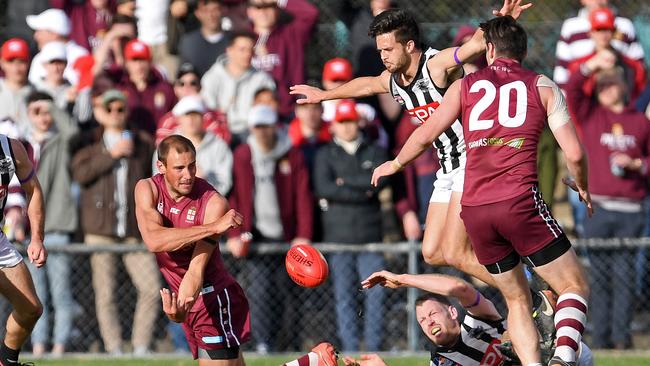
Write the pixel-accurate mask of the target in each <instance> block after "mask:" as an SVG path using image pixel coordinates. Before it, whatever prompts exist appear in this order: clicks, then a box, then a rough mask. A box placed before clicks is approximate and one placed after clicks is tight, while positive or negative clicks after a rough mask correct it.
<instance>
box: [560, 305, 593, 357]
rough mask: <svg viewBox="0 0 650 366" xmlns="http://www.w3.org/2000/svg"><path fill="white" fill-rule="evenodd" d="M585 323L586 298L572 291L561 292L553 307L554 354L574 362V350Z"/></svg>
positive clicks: (576, 350) (576, 349)
mask: <svg viewBox="0 0 650 366" xmlns="http://www.w3.org/2000/svg"><path fill="white" fill-rule="evenodd" d="M586 323H587V300H585V299H584V298H583V297H582V296H580V295H577V294H572V293H566V294H562V295H561V296H560V297H559V298H558V299H557V306H556V308H555V329H556V330H557V347H556V348H555V354H554V356H556V357H559V358H560V359H562V360H563V361H565V362H575V361H576V352H578V347H579V345H580V342H581V339H582V332H583V331H584V330H585V324H586Z"/></svg>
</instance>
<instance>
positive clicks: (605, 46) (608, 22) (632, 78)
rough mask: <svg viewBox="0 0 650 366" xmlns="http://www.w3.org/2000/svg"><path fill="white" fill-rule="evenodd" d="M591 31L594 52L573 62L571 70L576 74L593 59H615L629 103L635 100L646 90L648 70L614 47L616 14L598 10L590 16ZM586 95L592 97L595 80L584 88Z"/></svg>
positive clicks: (589, 81)
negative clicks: (626, 85) (622, 76)
mask: <svg viewBox="0 0 650 366" xmlns="http://www.w3.org/2000/svg"><path fill="white" fill-rule="evenodd" d="M589 21H590V23H591V31H590V32H589V37H590V39H591V41H592V42H593V44H594V51H593V52H592V53H590V54H587V55H585V56H583V57H580V58H578V59H576V60H575V61H573V62H572V63H571V64H570V65H569V70H570V71H571V72H575V71H576V70H577V69H578V68H579V67H580V65H583V64H585V63H586V62H587V61H589V60H590V59H592V58H593V57H596V56H598V57H605V58H612V59H614V64H615V66H621V67H622V68H623V72H624V80H625V81H626V83H627V84H628V90H629V91H630V93H629V95H628V102H630V101H632V100H635V99H636V97H638V96H639V94H640V93H641V91H643V89H644V88H645V82H646V69H645V65H644V64H643V62H641V61H638V60H635V59H632V58H630V57H627V56H625V54H624V53H622V52H620V51H618V50H617V49H616V48H615V47H614V41H615V38H614V32H615V31H616V26H615V17H614V13H613V12H612V11H611V9H609V8H597V9H595V10H593V11H592V12H591V13H590V14H589ZM583 88H584V90H585V93H587V94H588V95H591V94H592V92H593V88H594V79H593V78H590V79H589V80H588V81H587V83H585V85H584V86H583Z"/></svg>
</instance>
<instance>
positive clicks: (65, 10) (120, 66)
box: [0, 0, 650, 355]
mask: <svg viewBox="0 0 650 366" xmlns="http://www.w3.org/2000/svg"><path fill="white" fill-rule="evenodd" d="M581 3H582V5H583V6H584V8H582V9H581V10H580V12H579V14H578V16H577V17H575V18H571V19H568V20H566V21H565V23H564V25H563V27H562V30H561V38H560V41H559V42H558V44H557V67H556V68H555V72H554V78H555V80H556V82H557V83H558V84H559V85H560V86H561V87H562V88H563V90H564V91H565V92H566V95H567V99H568V103H569V106H570V109H571V112H572V114H573V117H574V120H575V122H576V125H577V128H578V130H579V132H580V134H581V136H582V138H583V142H584V144H585V146H586V149H587V153H588V156H589V163H590V166H591V170H590V173H591V175H590V181H591V183H592V185H591V189H592V195H593V197H594V201H595V203H596V206H597V210H596V212H597V213H596V216H595V217H594V218H593V219H592V220H591V221H589V220H587V221H584V212H581V211H580V207H579V206H578V205H576V206H575V207H574V218H575V222H576V233H577V234H578V235H579V236H584V237H619V236H628V237H635V236H641V235H644V234H647V233H648V232H647V230H648V229H647V227H648V225H647V224H646V223H647V220H646V219H644V217H643V213H644V199H645V197H646V196H647V191H646V180H647V175H648V173H649V170H648V164H649V163H650V128H648V127H649V126H650V125H649V124H648V123H649V121H648V119H647V118H648V117H650V106H649V104H650V103H649V102H650V86H647V87H646V70H645V65H644V63H643V58H644V55H643V50H642V48H641V47H640V45H639V42H638V41H637V39H636V36H635V30H634V27H633V25H632V23H631V22H630V21H629V19H626V18H623V17H620V16H617V15H616V9H613V8H608V7H607V1H592V0H581ZM367 5H368V6H367V7H363V8H361V9H357V8H352V7H351V8H350V9H347V10H345V11H343V12H342V13H341V20H342V21H343V23H344V24H346V25H347V27H348V29H349V30H350V42H349V43H350V47H351V48H352V50H353V52H352V56H351V58H350V59H349V60H348V59H345V58H341V57H337V58H334V59H331V60H329V61H327V62H326V63H324V64H323V65H320V66H321V67H322V79H321V80H318V81H317V82H314V83H316V84H320V85H321V86H322V87H323V88H325V89H331V88H335V87H336V86H338V85H341V84H343V83H345V82H347V81H349V80H350V79H352V78H353V77H354V76H363V75H377V74H378V73H380V72H381V71H382V69H383V66H382V64H381V60H380V59H379V56H378V54H377V53H376V51H375V46H374V41H373V40H372V39H370V38H369V37H367V36H366V29H367V25H368V24H369V23H370V21H371V20H372V18H373V16H375V15H376V14H378V13H380V12H381V11H383V10H385V9H387V8H388V7H390V6H393V4H392V3H391V2H390V1H386V0H370V1H369V2H368V4H367ZM7 14H8V20H9V22H8V24H7V33H6V35H7V39H6V41H5V42H4V43H3V44H2V48H1V52H0V68H1V71H2V77H1V78H0V132H2V133H5V134H7V135H9V136H10V137H13V138H16V139H19V140H21V141H22V142H23V143H24V144H25V146H26V147H27V149H28V152H29V153H30V155H31V157H32V159H33V160H34V164H35V166H36V167H37V169H36V173H37V175H38V177H39V179H40V181H41V184H42V186H43V191H44V196H45V202H46V206H47V211H46V212H47V217H46V226H45V233H46V236H45V245H46V246H49V247H52V246H57V245H66V244H67V243H70V242H71V241H73V238H75V235H76V238H78V239H79V238H81V240H83V241H84V242H85V243H86V244H88V245H94V244H107V243H115V244H116V245H117V243H138V242H140V241H141V238H140V235H139V233H138V230H137V225H136V222H135V216H134V201H133V194H132V192H133V187H134V185H135V183H136V182H137V180H138V179H141V178H144V177H148V176H150V175H151V174H154V173H155V169H156V164H155V161H156V156H155V153H154V151H155V147H156V144H157V143H158V142H160V141H161V140H162V139H163V138H165V137H166V136H168V135H170V134H174V133H176V134H181V135H183V136H185V137H187V138H189V139H190V140H191V141H192V142H193V143H194V145H195V146H196V148H197V176H199V177H202V178H204V179H206V180H208V181H209V182H210V183H211V184H212V185H213V186H214V187H215V188H216V189H217V190H218V191H219V192H220V193H221V194H223V195H224V196H226V197H228V198H229V201H230V205H231V207H232V208H234V209H236V210H238V211H239V212H241V213H242V214H243V215H244V217H246V218H247V220H246V221H245V224H244V226H243V227H242V228H241V229H240V230H233V231H232V232H230V233H229V237H228V238H227V248H228V249H229V251H230V253H231V254H232V255H233V257H235V258H237V259H238V260H240V261H241V262H242V268H244V270H243V272H245V273H246V274H247V276H249V277H254V278H255V280H254V281H249V282H250V283H249V285H248V286H247V287H246V291H247V295H248V296H249V299H250V301H251V312H252V316H253V319H255V320H254V321H255V325H254V326H253V328H252V329H253V335H254V345H255V347H256V349H257V350H258V351H260V352H266V351H269V350H277V349H278V348H277V346H276V345H274V344H273V340H274V339H276V333H277V332H278V329H280V328H281V325H280V324H278V322H280V321H283V316H285V315H286V311H285V308H286V307H290V306H295V304H288V303H287V304H279V303H277V302H276V303H275V305H274V306H272V307H270V306H268V304H269V303H270V299H271V297H274V298H275V299H276V300H277V299H278V298H283V299H290V298H291V296H290V295H288V293H289V291H290V290H289V285H288V282H287V277H286V276H278V272H281V271H277V268H282V267H283V258H282V257H281V256H263V257H262V256H260V255H255V254H249V246H250V245H254V243H255V242H260V241H264V242H278V243H293V244H295V243H310V242H314V241H327V242H336V243H345V244H362V243H368V242H381V241H384V240H386V238H395V237H397V238H402V239H408V240H418V239H420V236H421V223H422V222H423V221H424V217H425V215H426V208H427V206H428V201H429V196H430V194H431V189H432V186H433V181H434V180H435V171H436V169H437V162H436V159H435V157H434V156H433V154H425V155H423V156H422V157H420V158H419V159H418V160H416V161H415V163H414V164H412V165H411V166H409V167H407V168H406V169H405V170H404V172H403V174H401V175H399V176H397V177H395V178H394V179H392V180H384V181H382V182H381V185H380V186H379V187H372V186H371V185H370V176H371V174H372V170H373V168H374V167H376V166H377V165H379V164H380V163H382V162H383V161H385V160H387V159H388V158H389V157H390V156H392V155H393V154H394V153H395V152H397V151H398V150H399V148H400V147H401V145H402V144H404V142H405V141H406V138H407V137H408V135H409V134H410V133H411V132H412V131H413V130H414V129H415V128H416V127H417V121H416V120H415V119H414V118H412V117H411V116H409V115H408V114H407V113H404V112H403V111H402V110H401V109H400V107H399V105H398V104H397V103H396V102H394V101H393V100H392V98H390V96H387V95H386V96H379V97H373V98H368V99H364V100H360V101H354V100H338V101H327V102H324V103H322V104H309V105H297V104H296V103H295V98H294V97H293V96H291V95H289V87H290V86H291V85H294V84H302V83H305V82H306V80H305V70H306V53H305V50H306V48H307V46H308V44H309V42H310V40H312V39H313V35H314V30H315V27H316V22H317V20H318V16H319V11H318V9H317V7H316V6H315V5H314V4H313V3H312V2H310V1H309V0H195V1H189V0H188V1H185V0H146V1H140V0H137V1H135V0H87V1H78V0H77V1H74V0H67V1H66V0H49V1H47V0H41V1H38V0H35V1H20V2H19V1H8V13H7ZM474 30H475V28H473V27H470V26H464V27H461V28H460V29H459V30H458V32H457V33H456V37H455V39H454V41H453V44H454V45H460V44H462V43H463V42H464V41H466V40H467V38H469V37H470V36H471V35H472V33H473V32H474ZM434 46H437V47H436V48H444V47H445V46H446V45H434ZM485 66H486V65H485V62H483V61H482V60H475V61H474V62H473V63H472V64H471V65H468V67H467V70H466V71H467V72H471V71H472V70H476V69H478V68H482V67H485ZM310 82H311V81H310ZM635 107H636V110H634V108H635ZM637 110H638V111H637ZM549 136H550V135H549ZM542 146H544V145H543V144H542ZM542 149H543V150H540V170H541V171H540V175H541V176H540V184H541V185H543V187H542V192H543V193H544V196H545V199H547V200H549V201H552V198H553V190H554V187H555V182H556V178H555V177H556V175H557V167H556V164H555V165H553V161H554V160H556V155H555V147H554V146H553V145H549V146H545V147H543V148H542ZM544 159H546V161H548V162H549V163H548V164H546V163H543V161H545V160H544ZM544 167H545V168H544ZM548 182H550V183H548ZM573 198H575V196H573ZM71 202H77V204H76V205H75V204H71ZM24 205H25V203H24V198H23V197H22V196H21V194H20V192H19V190H17V189H16V188H15V187H14V188H12V187H10V195H9V199H8V201H7V207H6V210H7V212H6V214H5V217H6V223H5V228H6V230H7V234H9V235H11V238H12V239H16V240H22V239H24V238H25V237H27V236H28V235H29V228H28V227H27V226H26V224H25V223H26V221H25V218H24V217H23V213H24V209H23V208H24ZM77 207H78V209H77ZM396 218H397V220H396ZM391 220H392V221H393V222H396V221H397V222H399V225H390V224H389V223H390V222H391ZM644 230H646V231H644ZM589 255H590V258H591V260H592V267H591V268H592V272H593V274H592V279H593V280H594V291H592V293H593V294H594V295H593V296H594V297H595V300H592V301H591V304H593V305H592V307H591V310H590V311H591V314H592V316H593V319H595V321H596V322H597V323H598V324H599V326H598V327H595V328H594V331H595V332H596V333H595V334H597V336H596V337H595V339H596V340H597V341H595V342H594V343H593V346H595V347H596V348H599V347H602V348H606V347H617V348H626V347H630V346H631V340H630V330H629V328H630V314H631V307H632V305H633V297H634V296H635V289H634V288H630V286H627V284H629V283H635V282H636V283H640V282H642V281H639V280H638V279H639V278H642V277H643V276H645V272H643V271H642V268H643V266H642V265H639V266H637V267H638V269H639V272H638V273H636V274H635V273H634V272H630V271H629V264H627V262H626V261H629V260H630V259H629V258H631V257H632V258H633V257H636V256H637V255H638V254H637V253H636V251H635V250H634V249H626V250H622V249H614V250H607V251H593V252H591V253H589ZM638 258H641V256H639V257H638ZM117 259H121V260H122V261H123V263H124V267H125V268H126V270H127V272H128V275H129V277H130V279H131V282H132V283H133V285H134V287H135V288H136V294H137V301H136V305H135V315H134V316H133V330H132V332H131V334H132V343H133V347H132V349H133V350H134V352H135V353H136V354H139V355H143V354H146V353H147V352H149V350H150V348H151V347H152V338H153V334H152V330H153V329H154V328H155V327H154V326H153V324H154V323H155V321H156V319H157V317H158V316H159V313H160V312H159V299H158V289H159V288H160V287H161V281H160V279H159V275H158V271H157V268H156V265H155V263H154V257H153V256H152V255H151V254H149V253H130V254H125V255H116V254H111V253H95V254H92V256H91V258H90V265H91V266H90V267H91V271H92V284H93V289H94V293H95V304H96V315H97V320H98V325H99V332H100V334H101V338H102V340H103V347H104V350H105V351H106V352H109V353H112V354H120V353H122V352H124V349H125V348H124V347H123V344H122V343H123V342H122V334H123V332H122V330H121V328H120V322H119V321H115V319H117V318H118V306H119V301H120V299H117V298H116V297H115V291H114V289H115V287H116V286H117V285H118V283H116V280H115V279H116V274H115V268H116V261H117ZM329 260H330V265H331V271H332V283H333V291H334V296H335V298H336V308H335V313H336V324H337V331H338V336H339V338H340V339H341V342H339V343H338V344H340V345H341V346H342V349H343V350H344V351H355V350H358V349H359V348H360V344H363V345H364V347H365V349H367V350H378V349H380V347H381V346H382V342H383V341H384V340H383V339H382V336H381V335H382V334H384V332H383V331H382V326H383V325H382V324H383V320H384V311H383V309H382V307H383V302H384V297H383V296H384V295H382V290H381V289H379V288H377V289H373V290H371V291H370V292H367V293H364V298H363V299H362V301H363V302H364V305H363V306H364V307H365V309H366V314H367V316H365V317H364V318H363V320H362V321H363V323H364V324H363V328H362V329H363V332H357V327H356V326H353V325H352V324H353V323H355V322H357V321H358V319H357V318H356V317H355V315H354V314H355V310H354V309H356V307H357V305H356V304H354V303H355V302H356V301H357V300H358V299H357V298H356V297H355V296H356V295H355V286H356V284H358V281H360V280H361V279H363V278H365V277H366V276H368V275H369V274H370V273H372V272H373V271H376V270H379V269H381V268H383V267H384V257H383V255H382V254H377V253H363V254H348V253H341V254H334V255H332V256H331V257H330V258H329ZM69 267H70V262H69V257H68V256H67V255H65V254H60V253H59V254H52V255H51V256H50V259H49V260H48V265H47V266H46V267H45V269H40V270H37V269H36V268H30V270H32V275H33V277H34V281H35V286H36V290H37V292H38V295H39V297H40V298H41V301H42V302H43V304H44V308H45V312H44V315H43V317H42V319H41V320H40V321H39V323H38V324H37V326H36V328H35V330H34V333H33V336H32V347H33V351H34V353H35V354H42V353H44V352H46V350H47V349H48V348H49V346H50V345H51V346H52V352H53V353H55V354H61V353H63V352H64V351H65V349H66V346H67V343H68V341H69V339H70V333H71V322H72V320H73V317H74V313H75V311H74V308H75V306H77V305H76V304H75V300H74V298H73V294H72V292H71V288H70V281H71V279H70V268H69ZM610 274H611V276H609V275H610ZM276 277H277V278H276ZM280 277H282V278H280ZM244 283H247V282H246V281H244ZM621 284H623V285H621ZM597 286H600V287H597ZM611 288H613V289H615V290H611ZM596 289H598V290H596ZM637 292H638V291H637ZM283 293H286V294H287V295H282V294H283ZM596 297H597V299H596ZM610 302H611V303H610ZM611 308H613V309H616V311H613V312H611V311H609V309H611ZM50 309H52V310H53V311H54V314H53V315H52V314H50V311H49V310H50ZM296 311H297V312H299V311H301V310H300V309H297V310H296ZM52 319H53V320H52ZM285 321H286V320H285ZM50 324H53V330H50ZM605 325H607V326H605ZM172 329H173V327H172ZM50 333H51V336H50Z"/></svg>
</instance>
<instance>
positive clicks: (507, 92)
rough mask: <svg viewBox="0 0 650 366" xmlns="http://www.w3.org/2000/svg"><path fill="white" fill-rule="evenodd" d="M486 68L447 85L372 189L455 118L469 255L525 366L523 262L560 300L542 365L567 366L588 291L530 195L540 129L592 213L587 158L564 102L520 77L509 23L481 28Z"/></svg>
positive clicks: (549, 86) (518, 49) (529, 324)
mask: <svg viewBox="0 0 650 366" xmlns="http://www.w3.org/2000/svg"><path fill="white" fill-rule="evenodd" d="M481 28H482V29H483V30H484V37H485V42H486V46H487V51H486V58H487V61H488V65H489V66H488V67H487V68H485V69H483V70H481V71H478V72H476V73H474V74H471V75H469V76H467V77H465V78H464V79H463V80H459V81H456V82H454V83H453V84H452V85H451V86H450V87H449V90H448V91H447V93H446V94H445V97H444V99H443V103H442V104H441V106H440V108H438V109H437V110H436V111H435V113H433V115H432V116H431V117H430V118H429V119H430V120H431V121H428V122H427V123H425V124H423V125H422V126H421V127H419V128H418V129H417V130H416V131H415V132H414V133H413V134H412V135H411V136H410V138H409V140H408V141H407V142H406V144H405V145H404V148H403V149H402V151H400V153H399V155H398V156H397V157H396V159H395V160H393V161H389V162H386V163H384V164H383V165H381V166H380V167H378V168H377V169H376V170H375V172H374V174H373V178H372V179H373V183H375V184H376V182H377V180H378V179H379V178H380V177H382V176H386V175H391V174H394V173H395V172H397V171H399V169H400V168H401V167H402V164H407V163H409V162H411V161H412V160H413V159H414V158H415V157H417V156H418V155H419V154H420V153H422V152H423V151H425V150H426V148H427V147H428V145H429V144H430V143H431V141H433V140H434V139H435V138H436V137H437V136H438V135H440V134H441V133H442V132H443V131H445V129H446V128H448V127H449V126H450V125H451V124H452V123H453V122H454V120H455V119H456V118H457V117H458V116H459V115H461V114H462V124H463V133H464V134H465V140H466V144H467V171H466V176H465V185H464V193H463V197H462V200H461V204H462V213H461V216H462V218H463V221H464V222H465V226H466V228H467V231H468V234H469V237H470V239H471V240H472V245H473V246H474V251H475V253H476V256H477V258H478V260H479V262H480V263H481V264H483V265H484V266H485V267H486V268H487V270H488V271H489V272H490V273H491V274H492V276H493V278H494V280H495V281H496V283H497V286H498V288H499V290H500V291H501V292H502V293H503V295H504V298H505V299H506V302H507V305H508V309H509V314H508V327H509V332H510V334H511V337H512V340H513V343H514V346H515V349H516V351H517V354H518V355H519V358H520V359H521V361H522V364H523V365H540V363H539V362H540V353H539V347H538V344H537V342H531V341H530V340H532V339H537V331H536V329H535V325H534V323H533V321H532V318H531V316H530V311H529V309H530V302H531V298H530V293H529V290H528V288H527V287H528V285H527V282H526V278H525V276H524V272H523V269H522V263H521V262H522V261H523V262H525V263H526V264H528V265H529V266H531V267H534V269H535V271H536V272H537V273H538V274H539V275H540V276H541V277H542V278H544V280H546V281H547V282H548V283H549V284H550V285H551V287H552V288H553V289H554V290H555V291H556V292H557V293H558V294H559V295H560V296H559V298H558V303H557V308H556V310H557V312H556V315H555V326H556V331H557V348H556V350H555V354H554V356H553V358H552V359H551V361H550V363H549V365H575V362H576V359H575V357H576V351H577V349H578V345H579V344H580V340H581V337H582V332H583V330H584V326H585V324H586V311H587V300H586V299H587V298H588V297H589V289H588V285H587V282H586V279H585V275H584V272H583V269H582V266H581V265H580V263H579V262H578V258H577V256H576V254H575V252H574V251H573V249H571V243H570V242H569V240H568V239H567V237H566V236H565V235H564V233H563V231H562V229H561V228H560V227H559V225H558V224H557V222H556V221H555V220H554V219H553V217H552V216H551V214H550V212H549V211H548V208H547V206H546V204H545V203H544V201H543V200H542V198H541V195H540V194H539V191H538V188H537V165H536V158H537V143H538V141H539V136H540V133H541V130H542V128H543V127H544V125H545V124H546V123H547V121H548V125H549V127H550V128H551V131H552V132H553V135H554V136H555V138H556V140H557V141H558V143H559V145H560V147H561V148H562V151H563V152H564V156H565V159H566V161H567V166H568V169H569V172H570V173H571V175H572V176H574V177H576V180H575V181H571V182H566V183H567V184H570V185H571V187H572V188H573V189H575V190H576V191H578V193H579V194H580V197H581V199H582V200H583V201H584V202H585V203H586V205H587V208H588V210H589V212H590V213H591V212H592V207H591V197H590V196H589V191H588V188H587V187H588V184H587V160H586V156H585V155H584V152H583V148H582V145H581V144H580V141H579V140H578V137H577V135H576V133H575V129H574V127H573V124H572V123H571V118H570V116H569V114H568V111H567V107H566V103H565V101H564V97H563V96H562V93H561V92H560V90H559V88H558V87H557V85H555V83H553V82H552V81H551V80H550V79H549V78H547V77H546V76H543V75H539V74H537V73H534V72H532V71H529V70H526V69H524V68H523V67H522V66H521V64H520V63H521V61H522V60H523V58H524V57H525V56H526V50H527V45H526V43H527V36H526V32H525V31H524V29H523V28H522V27H521V26H520V25H519V24H517V22H516V21H515V20H514V19H513V18H512V17H508V16H506V17H499V18H495V19H492V20H490V21H488V22H487V23H483V24H481Z"/></svg>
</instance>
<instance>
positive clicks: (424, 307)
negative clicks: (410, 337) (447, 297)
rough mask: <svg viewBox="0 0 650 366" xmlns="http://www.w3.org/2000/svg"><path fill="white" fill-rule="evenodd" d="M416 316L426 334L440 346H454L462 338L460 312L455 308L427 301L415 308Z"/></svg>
mask: <svg viewBox="0 0 650 366" xmlns="http://www.w3.org/2000/svg"><path fill="white" fill-rule="evenodd" d="M415 315H416V318H417V320H418V323H419V324H420V328H421V329H422V331H423V332H424V334H425V335H426V336H427V338H429V340H431V342H433V343H434V344H436V345H438V346H452V345H454V344H455V343H456V341H457V340H458V337H459V336H460V325H459V324H458V320H457V319H458V312H457V310H456V308H454V307H453V306H448V305H444V304H441V303H439V302H437V301H435V300H426V301H424V302H423V303H421V304H420V305H418V306H416V307H415Z"/></svg>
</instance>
